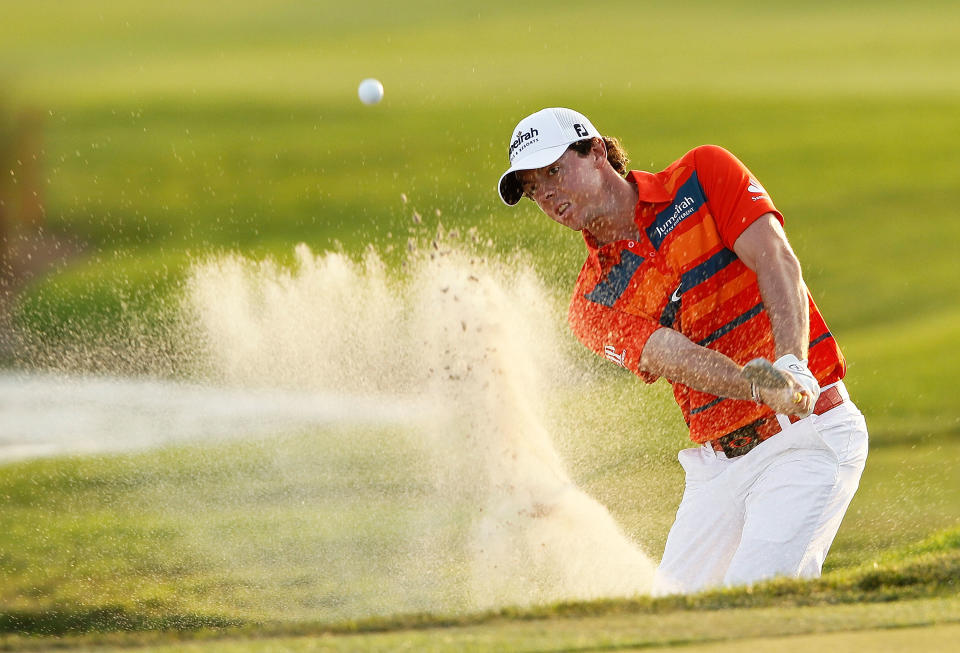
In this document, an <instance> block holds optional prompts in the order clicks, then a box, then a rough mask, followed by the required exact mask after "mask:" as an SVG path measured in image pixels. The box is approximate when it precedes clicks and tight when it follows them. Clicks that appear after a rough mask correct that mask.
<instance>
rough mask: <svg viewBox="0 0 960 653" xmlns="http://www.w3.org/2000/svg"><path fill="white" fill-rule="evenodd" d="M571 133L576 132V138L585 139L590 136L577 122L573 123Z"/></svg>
mask: <svg viewBox="0 0 960 653" xmlns="http://www.w3.org/2000/svg"><path fill="white" fill-rule="evenodd" d="M573 131H575V132H577V136H579V137H580V138H585V137H587V136H589V135H590V132H588V131H587V129H586V127H584V126H583V125H581V124H580V123H579V122H578V123H574V125H573Z"/></svg>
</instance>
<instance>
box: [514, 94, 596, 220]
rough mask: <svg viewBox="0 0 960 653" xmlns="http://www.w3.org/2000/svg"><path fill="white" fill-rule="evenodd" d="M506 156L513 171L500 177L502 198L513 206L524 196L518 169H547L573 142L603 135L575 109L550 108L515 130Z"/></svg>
mask: <svg viewBox="0 0 960 653" xmlns="http://www.w3.org/2000/svg"><path fill="white" fill-rule="evenodd" d="M511 134H512V135H511V136H510V146H509V150H508V152H507V156H509V157H510V168H509V169H507V171H506V172H505V173H503V174H502V175H501V176H500V184H499V186H498V189H499V191H500V199H502V200H503V202H504V204H507V205H508V206H513V205H514V204H516V203H517V202H519V201H520V198H521V197H523V188H521V186H520V181H519V180H518V179H517V175H516V172H517V171H518V170H536V169H537V168H542V167H544V166H548V165H550V164H551V163H553V162H554V161H556V160H557V159H559V158H560V157H561V156H563V153H564V152H566V151H567V148H568V147H569V146H570V144H571V143H576V142H577V141H582V140H584V139H585V138H599V137H600V132H598V131H597V129H596V128H595V127H594V126H593V123H591V122H590V121H589V120H587V117H586V116H585V115H583V114H582V113H578V112H576V111H574V110H573V109H564V108H562V107H551V108H549V109H541V110H540V111H537V112H536V113H533V114H531V115H529V116H527V117H526V118H524V119H523V120H521V121H520V122H519V123H517V126H516V127H514V129H513V132H511Z"/></svg>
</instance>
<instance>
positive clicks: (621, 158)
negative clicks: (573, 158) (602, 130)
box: [569, 136, 630, 175]
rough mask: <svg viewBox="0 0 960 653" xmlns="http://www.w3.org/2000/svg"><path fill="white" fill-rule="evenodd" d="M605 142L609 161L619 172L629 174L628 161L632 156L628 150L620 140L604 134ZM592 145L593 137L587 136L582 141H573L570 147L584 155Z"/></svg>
mask: <svg viewBox="0 0 960 653" xmlns="http://www.w3.org/2000/svg"><path fill="white" fill-rule="evenodd" d="M603 144H604V145H606V146H607V162H608V163H609V164H610V165H611V166H613V169H614V170H616V171H617V172H618V173H619V174H621V175H625V174H627V163H629V162H630V157H628V156H627V151H626V150H625V149H623V145H621V144H620V141H618V140H617V139H616V138H613V137H610V136H604V137H603ZM591 147H593V139H592V138H585V139H583V140H582V141H577V142H575V143H571V144H570V148H569V149H571V150H573V151H575V152H577V153H578V154H580V155H581V156H582V155H585V154H586V153H587V152H589V151H590V148H591Z"/></svg>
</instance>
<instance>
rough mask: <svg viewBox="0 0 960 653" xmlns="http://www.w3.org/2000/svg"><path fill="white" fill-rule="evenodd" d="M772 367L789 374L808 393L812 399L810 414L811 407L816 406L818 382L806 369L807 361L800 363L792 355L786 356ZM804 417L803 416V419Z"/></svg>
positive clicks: (818, 389) (818, 391)
mask: <svg viewBox="0 0 960 653" xmlns="http://www.w3.org/2000/svg"><path fill="white" fill-rule="evenodd" d="M773 366H774V368H776V369H778V370H780V371H781V372H789V373H790V374H791V375H793V378H794V379H795V380H796V381H797V383H799V384H800V385H801V386H802V387H803V389H804V390H806V391H807V392H808V393H810V396H811V397H812V398H813V401H811V402H810V406H811V409H810V412H811V413H812V412H813V408H812V406H814V405H816V403H817V399H818V398H819V397H820V382H819V381H817V377H815V376H814V375H813V372H811V371H810V369H809V368H808V367H807V361H802V360H800V359H799V358H797V357H796V356H794V355H793V354H787V355H786V356H781V357H780V358H778V359H777V360H776V362H775V363H774V364H773ZM808 414H809V413H808ZM806 416H807V415H804V417H806Z"/></svg>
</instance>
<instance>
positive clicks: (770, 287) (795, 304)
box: [756, 249, 810, 360]
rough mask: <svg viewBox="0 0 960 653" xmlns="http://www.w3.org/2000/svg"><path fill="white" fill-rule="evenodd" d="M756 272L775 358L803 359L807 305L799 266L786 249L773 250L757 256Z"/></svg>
mask: <svg viewBox="0 0 960 653" xmlns="http://www.w3.org/2000/svg"><path fill="white" fill-rule="evenodd" d="M756 273H757V285H759V286H760V296H761V297H762V298H763V305H764V307H765V308H766V311H767V316H768V317H769V318H770V327H771V330H772V331H773V341H774V345H775V359H776V358H780V357H781V356H784V355H786V354H793V355H794V356H796V357H797V358H799V359H801V360H805V359H806V358H807V349H808V348H809V342H810V336H809V334H810V306H809V303H808V300H807V287H806V285H805V284H804V283H803V276H802V274H801V272H800V263H799V262H798V261H797V258H796V256H794V255H793V252H792V251H790V250H789V249H785V250H784V249H777V250H775V251H773V252H770V253H765V254H764V255H763V256H761V257H759V259H758V261H757V269H756Z"/></svg>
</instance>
